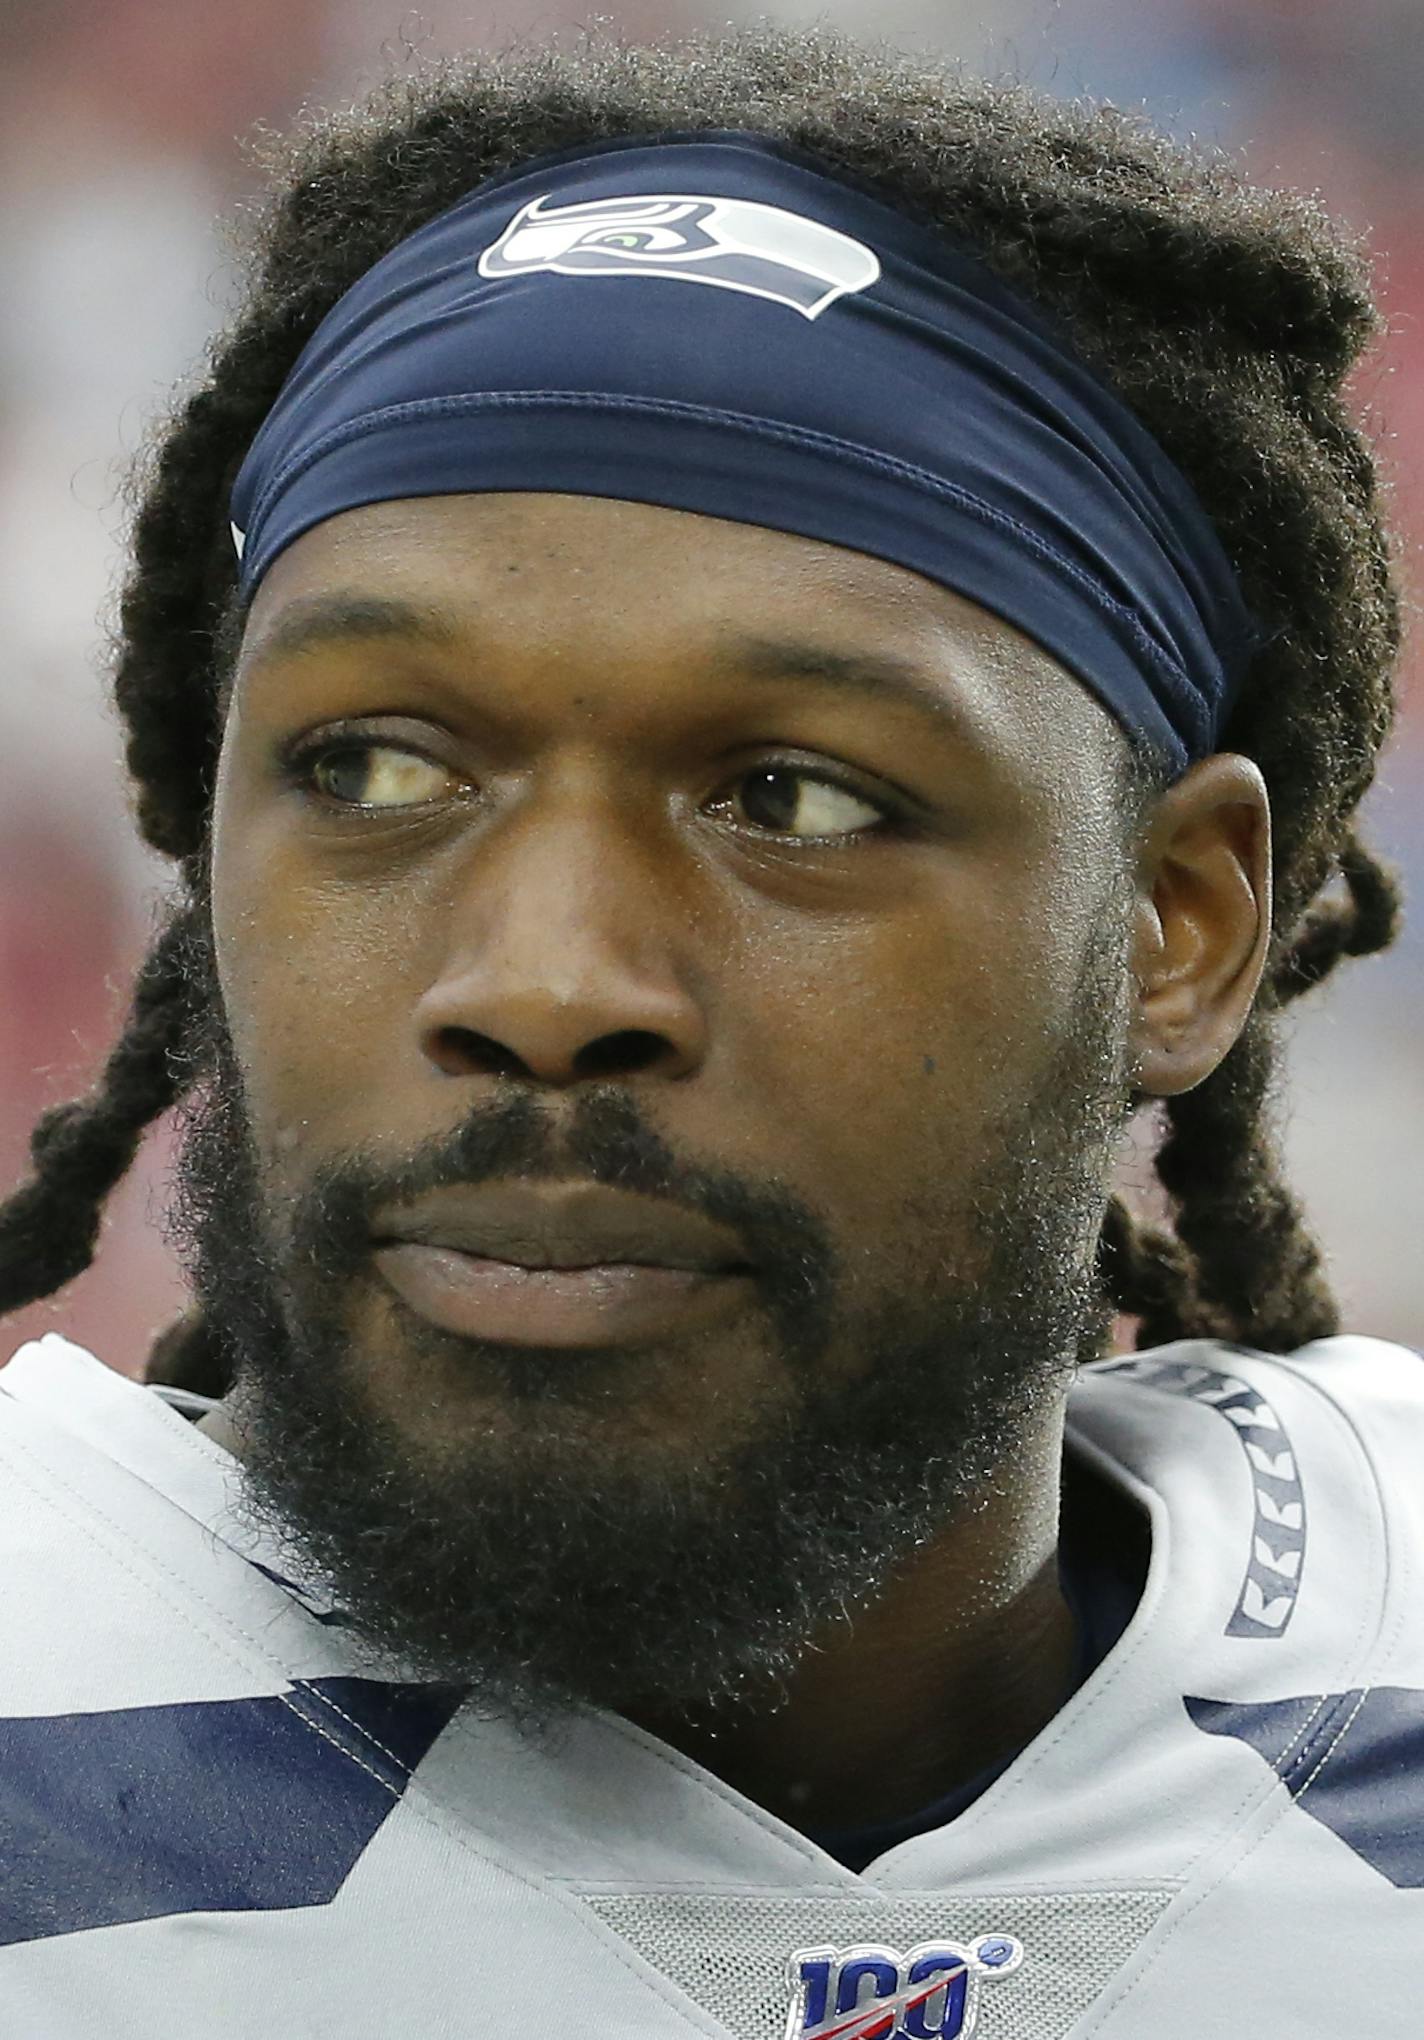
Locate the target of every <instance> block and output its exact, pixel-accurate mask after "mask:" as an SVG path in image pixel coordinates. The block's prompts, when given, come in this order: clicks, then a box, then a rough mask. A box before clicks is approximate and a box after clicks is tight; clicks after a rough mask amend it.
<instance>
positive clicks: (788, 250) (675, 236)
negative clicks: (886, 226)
mask: <svg viewBox="0 0 1424 2040" xmlns="http://www.w3.org/2000/svg"><path fill="white" fill-rule="evenodd" d="M541 269H545V270H553V271H554V272H555V273H556V274H557V275H559V276H662V277H669V278H671V279H672V280H673V281H674V282H680V283H712V284H716V285H717V286H718V288H719V289H721V290H739V291H743V292H745V293H746V295H747V296H748V297H760V298H771V299H773V300H774V301H775V302H776V303H777V304H782V305H790V307H791V309H792V310H793V311H795V312H800V313H801V314H802V316H803V317H805V318H807V319H814V318H817V317H818V316H819V315H820V314H821V313H822V312H823V311H825V309H826V307H827V305H832V304H834V303H835V301H836V299H837V298H838V297H844V296H845V295H846V293H847V292H850V291H861V290H866V289H868V288H869V286H870V285H871V284H872V283H874V282H875V280H876V278H877V277H878V276H879V274H880V263H879V261H878V260H877V258H876V256H875V255H874V253H873V252H872V251H871V250H870V249H869V248H867V247H866V246H865V245H864V244H863V243H862V242H860V241H855V240H852V239H851V237H850V235H849V234H842V233H840V232H839V231H838V230H837V229H836V228H835V227H827V226H823V225H822V224H821V222H820V221H819V220H810V219H806V218H805V217H804V216H803V215H802V214H800V213H793V212H786V211H785V210H784V209H783V208H782V207H781V206H779V205H758V204H756V203H755V202H754V201H753V200H750V199H742V198H694V197H688V196H686V195H679V196H649V197H630V198H596V199H591V200H586V201H584V202H583V203H581V204H578V205H550V204H549V203H548V194H547V193H544V194H543V195H541V196H540V197H539V198H536V199H532V200H531V201H530V203H529V204H528V205H526V206H523V207H521V208H520V210H519V211H518V212H517V213H516V214H515V216H514V218H513V219H512V220H511V221H510V223H509V225H508V226H507V227H506V228H505V230H504V232H503V233H502V234H501V235H500V237H499V239H498V240H497V241H495V242H493V243H492V244H491V245H490V246H489V247H488V248H486V249H485V251H484V253H483V254H482V255H481V256H480V262H479V273H480V275H481V276H527V275H530V274H531V273H533V272H535V271H538V270H541Z"/></svg>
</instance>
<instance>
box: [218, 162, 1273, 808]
mask: <svg viewBox="0 0 1424 2040" xmlns="http://www.w3.org/2000/svg"><path fill="white" fill-rule="evenodd" d="M634 283H636V284H637V286H638V287H637V289H636V290H635V289H633V287H632V286H633V284H634ZM699 285H700V286H702V287H701V288H698V287H697V286H699ZM707 286H712V287H711V288H708V287H707ZM488 490H549V491H558V492H561V493H568V494H573V495H589V496H613V497H619V498H622V499H624V500H627V501H632V502H638V503H653V504H662V505H665V506H666V507H668V508H671V509H676V510H694V511H701V512H704V513H705V514H707V515H709V516H713V517H725V518H730V519H732V520H734V521H735V522H738V523H742V524H759V525H765V526H769V527H771V528H772V529H774V530H777V531H788V532H796V533H799V534H801V535H802V536H804V537H807V538H818V539H825V540H829V541H830V542H831V543H833V544H836V545H844V546H850V547H853V548H854V549H855V550H856V551H858V552H864V553H870V554H873V555H875V556H876V557H877V558H880V559H885V560H892V561H895V562H897V563H898V564H899V565H901V566H904V567H910V568H912V569H914V570H915V571H916V572H917V573H920V574H924V575H927V576H928V577H929V579H931V580H933V581H937V582H940V583H941V584H942V585H943V586H944V587H946V588H950V589H953V590H954V591H955V592H956V593H958V594H960V595H965V596H968V597H969V598H970V599H971V600H972V601H975V602H977V603H979V604H981V605H982V606H983V607H984V608H985V609H988V610H990V611H992V612H993V613H994V614H995V615H997V616H1000V617H1002V618H1004V619H1005V620H1006V621H1007V622H1009V623H1012V624H1015V625H1017V627H1018V628H1019V629H1020V630H1022V631H1023V632H1024V633H1025V634H1026V635H1027V636H1028V637H1030V638H1032V639H1033V640H1034V641H1035V642H1036V643H1037V644H1039V645H1041V646H1042V647H1043V648H1044V649H1045V650H1046V651H1048V652H1050V653H1051V654H1052V655H1053V656H1054V657H1055V658H1056V659H1058V660H1059V661H1060V662H1061V663H1062V664H1063V665H1064V666H1065V667H1067V669H1068V670H1069V671H1070V672H1072V673H1073V674H1075V675H1076V677H1077V678H1078V679H1079V680H1081V681H1082V682H1083V683H1084V684H1085V685H1086V686H1087V687H1089V688H1090V689H1091V690H1092V692H1093V693H1094V694H1095V695H1097V697H1098V698H1099V699H1100V700H1101V701H1102V702H1103V704H1104V705H1105V706H1106V707H1107V708H1108V709H1109V710H1110V711H1111V712H1112V714H1113V715H1115V716H1116V717H1117V718H1118V720H1119V722H1121V723H1122V725H1123V726H1124V728H1125V729H1126V730H1127V731H1128V732H1129V733H1130V734H1132V735H1133V736H1134V737H1135V738H1137V739H1138V740H1139V741H1140V742H1141V743H1142V744H1143V745H1145V746H1146V747H1147V748H1148V749H1150V750H1152V751H1155V752H1157V753H1158V754H1160V755H1161V756H1163V757H1164V758H1165V759H1166V760H1167V761H1168V762H1169V763H1170V764H1171V766H1172V768H1173V769H1174V771H1175V772H1176V773H1181V772H1182V771H1185V770H1186V768H1187V766H1188V765H1189V764H1191V763H1192V762H1194V761H1195V760H1196V759H1198V758H1201V757H1205V756H1206V755H1207V754H1208V753H1209V752H1211V751H1212V750H1214V749H1216V748H1217V738H1218V736H1219V734H1220V731H1221V728H1222V725H1223V723H1224V722H1225V720H1226V717H1227V714H1228V712H1229V710H1230V707H1231V705H1232V702H1233V701H1234V699H1235V696H1236V693H1237V691H1238V688H1239V685H1240V680H1241V675H1242V672H1243V670H1244V667H1245V664H1246V661H1247V659H1248V658H1249V656H1250V653H1251V650H1252V649H1253V644H1254V633H1253V629H1252V624H1251V619H1250V616H1249V614H1248V612H1247V610H1246V608H1245V605H1244V603H1243V600H1242V596H1241V593H1240V589H1239V587H1238V585H1237V581H1236V576H1235V574H1234V572H1233V570H1232V567H1231V563H1230V561H1229V560H1228V559H1227V557H1226V554H1225V552H1224V551H1223V549H1222V546H1221V543H1220V541H1219V539H1218V538H1217V535H1216V533H1215V531H1214V529H1213V527H1212V525H1211V524H1210V522H1209V521H1208V519H1207V517H1206V515H1205V513H1204V512H1203V510H1202V508H1201V505H1200V504H1199V503H1198V501H1197V499H1196V497H1195V495H1194V493H1193V492H1192V490H1191V488H1190V487H1189V485H1188V484H1187V482H1186V480H1185V478H1184V477H1183V475H1182V474H1181V472H1180V471H1179V470H1178V469H1177V468H1176V467H1175V466H1174V465H1173V463H1172V462H1171V461H1170V460H1169V459H1168V458H1167V456H1166V454H1165V453H1164V452H1163V451H1162V449H1161V448H1160V447H1159V446H1158V445H1157V443H1156V441H1155V440H1154V439H1153V438H1152V437H1151V436H1150V435H1149V434H1148V433H1147V432H1146V431H1145V430H1144V428H1143V427H1142V426H1141V425H1139V424H1138V422H1137V421H1136V419H1135V418H1134V417H1133V416H1132V414H1131V413H1130V412H1129V411H1128V410H1127V408H1126V407H1125V405H1123V404H1122V402H1121V401H1120V400H1119V399H1118V398H1117V397H1116V396H1114V395H1113V393H1112V392H1111V391H1110V390H1109V389H1107V387H1106V386H1105V385H1104V384H1103V382H1102V381H1101V380H1100V379H1099V377H1098V376H1097V375H1095V374H1094V373H1093V372H1092V371H1091V370H1090V369H1089V368H1088V367H1087V366H1086V365H1085V364H1084V363H1083V362H1082V361H1081V360H1080V359H1079V358H1078V356H1077V355H1076V354H1075V353H1074V352H1073V350H1072V349H1071V347H1070V346H1069V344H1068V343H1067V341H1066V340H1065V339H1064V338H1063V337H1062V336H1061V335H1060V334H1059V333H1058V332H1057V331H1056V330H1055V328H1054V327H1053V326H1052V325H1051V324H1050V322H1049V320H1048V318H1047V316H1046V315H1045V314H1043V313H1041V312H1039V311H1037V310H1035V309H1034V308H1033V307H1032V306H1030V305H1029V304H1027V303H1025V302H1024V300H1023V299H1021V298H1020V297H1019V296H1018V295H1017V293H1015V292H1014V291H1011V290H1010V289H1008V288H1007V287H1006V286H1005V285H1004V284H1002V283H1000V282H999V281H998V280H997V279H996V278H995V277H994V276H993V275H992V274H991V273H990V272H989V271H988V270H987V269H986V268H985V266H984V265H983V263H982V262H980V261H979V260H978V259H977V258H976V257H975V256H974V255H972V254H970V253H968V252H966V251H964V250H961V249H959V248H957V247H955V246H954V245H952V244H951V243H950V242H948V241H947V240H945V239H944V238H943V237H942V236H941V235H939V234H938V233H936V232H934V231H933V230H932V229H930V228H927V227H923V226H920V225H917V224H916V223H914V222H913V221H910V220H908V219H906V218H904V217H903V216H902V215H901V214H899V213H898V212H895V211H893V210H892V209H890V208H889V207H887V206H885V205H883V204H881V203H880V202H879V201H878V200H876V199H873V198H870V197H867V196H865V195H864V194H862V193H861V192H858V191H856V190H853V189H852V188H850V187H849V186H846V185H844V184H842V183H840V182H839V181H838V180H837V179H836V178H834V177H832V176H828V175H826V174H825V173H823V172H822V171H820V170H818V169H815V168H813V167H812V166H811V165H810V164H808V163H806V162H804V161H802V160H801V159H800V158H799V157H798V156H797V155H796V153H795V152H794V151H791V150H787V149H785V148H782V147H781V146H780V145H779V144H777V143H775V142H772V141H769V140H767V139H765V138H764V137H761V136H758V135H751V134H745V135H744V134H733V133H716V134H710V135H701V136H695V137H681V136H674V137H663V138H658V139H652V140H650V139H649V138H648V137H646V136H644V137H638V138H634V139H632V140H619V141H613V142H607V143H602V144H597V145H594V146H591V147H583V148H580V149H578V150H569V151H565V152H564V153H563V154H562V155H559V156H549V157H544V158H542V159H540V160H539V161H538V162H537V163H532V164H531V163H525V164H521V165H520V166H519V167H518V169H517V170H515V171H512V172H508V173H506V174H504V175H503V176H500V177H498V178H495V179H492V180H490V181H489V182H488V183H486V184H483V185H481V186H480V187H479V188H478V189H477V190H475V191H472V192H471V193H470V194H469V196H468V197H466V198H464V199H462V200H461V201H460V203H459V204H458V205H455V206H453V207H451V209H450V210H449V211H448V212H445V213H442V214H441V215H440V216H439V217H438V218H436V219H433V220H431V221H429V222H428V223H427V224H426V225H425V226H423V227H420V228H419V229H418V230H417V231H416V232H415V233H413V234H411V235H410V236H409V237H408V238H407V239H406V240H404V241H402V242H401V243H400V244H399V245H398V246H397V247H395V248H393V249H392V250H391V251H390V253H389V254H387V255H385V256H383V257H382V258H381V260H380V261H378V262H377V263H376V264H375V265H374V266H373V267H372V268H371V269H370V270H368V271H367V272H366V274H365V275H364V276H362V277H361V278H360V279H359V280H358V281H357V282H356V283H355V284H354V285H353V286H352V288H351V289H350V290H348V291H347V293H346V295H345V296H344V297H343V298H342V299H341V300H340V302H339V303H338V304H337V305H336V306H335V307H334V309H333V310H332V311H331V312H330V313H328V315H327V317H326V318H325V319H324V320H323V321H322V323H321V325H320V326H319V327H318V328H317V331H316V332H315V333H314V334H313V336H312V338H311V340H310V341H309V342H308V344H307V346H306V348H305V349H304V350H303V352H302V355H301V357H300V359H299V360H298V362H297V364H296V366H295V367H294V369H293V370H292V372H291V374H290V376H289V377H288V378H287V381H286V383H285V384H284V386H283V388H282V390H281V393H280V394H279V396H278V398H277V401H276V403H275V404H274V406H273V408H272V410H271V412H270V413H269V415H268V416H267V418H266V420H265V421H264V423H263V425H262V427H261V430H260V431H259V432H258V434H257V437H256V438H255V440H254V441H253V443H252V446H251V448H250V449H249V451H248V454H247V458H246V460H245V461H244V462H243V466H242V470H241V472H240V474H239V475H238V478H237V482H236V484H235V487H234V489H233V497H232V519H233V535H234V539H235V542H236V544H237V546H238V550H239V553H240V556H241V574H240V588H241V592H242V594H243V596H244V597H246V596H247V595H249V594H250V593H251V591H252V590H253V589H254V588H255V587H256V585H257V583H258V582H259V580H260V579H261V577H262V575H263V574H264V573H265V572H266V570H267V568H268V567H269V566H270V565H271V564H272V561H273V560H274V559H275V558H276V556H277V555H278V553H280V552H281V551H282V550H283V548H284V547H285V546H288V545H290V544H291V543H292V541H293V540H294V539H296V538H298V537H299V536H300V535H301V533H302V532H304V531H307V530H309V529H310V528H311V527H312V526H313V525H316V524H319V523H321V522H322V521H323V520H324V519H326V518H328V517H332V516H334V515H336V514H337V513H338V512H339V511H342V510H349V509H354V508H356V507H357V506H358V505H359V504H363V503H375V502H386V501H390V500H393V499H396V498H401V497H410V496H435V495H457V494H465V493H467V492H473V491H488Z"/></svg>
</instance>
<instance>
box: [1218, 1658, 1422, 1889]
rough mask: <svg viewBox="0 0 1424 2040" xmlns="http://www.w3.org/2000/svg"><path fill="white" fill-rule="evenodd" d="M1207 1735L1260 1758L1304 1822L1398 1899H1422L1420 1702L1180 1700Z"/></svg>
mask: <svg viewBox="0 0 1424 2040" xmlns="http://www.w3.org/2000/svg"><path fill="white" fill-rule="evenodd" d="M1186 1708H1187V1713H1188V1714H1189V1715H1190V1716H1191V1718H1192V1720H1193V1721H1194V1722H1195V1723H1196V1725H1197V1727H1198V1728H1200V1729H1203V1730H1205V1732H1206V1733H1207V1734H1208V1735H1231V1736H1236V1737H1237V1738H1238V1739H1239V1740H1240V1741H1241V1742H1244V1743H1246V1744H1247V1745H1248V1746H1249V1747H1250V1748H1251V1749H1253V1750H1255V1751H1256V1753H1257V1755H1258V1756H1261V1757H1264V1758H1265V1760H1266V1762H1267V1763H1268V1764H1269V1765H1270V1767H1271V1769H1272V1770H1273V1771H1274V1772H1275V1773H1276V1775H1277V1777H1278V1778H1279V1779H1280V1780H1281V1782H1282V1784H1283V1785H1284V1786H1285V1787H1286V1789H1287V1791H1288V1792H1289V1793H1290V1795H1291V1797H1292V1799H1293V1800H1294V1801H1295V1803H1296V1805H1297V1806H1298V1807H1300V1809H1301V1810H1302V1812H1304V1813H1309V1814H1313V1815H1314V1817H1315V1818H1316V1820H1318V1821H1319V1822H1320V1823H1321V1825H1322V1826H1324V1827H1328V1828H1329V1829H1330V1831H1331V1832H1332V1834H1337V1835H1338V1836H1339V1837H1340V1839H1341V1841H1342V1842H1345V1843H1346V1844H1347V1845H1348V1846H1349V1847H1350V1848H1352V1849H1353V1850H1354V1852H1355V1854H1356V1855H1357V1856H1362V1857H1363V1858H1364V1860H1365V1862H1367V1863H1368V1864H1369V1865H1370V1866H1371V1867H1372V1868H1373V1869H1375V1870H1378V1871H1379V1873H1380V1875H1381V1876H1382V1877H1387V1878H1388V1879H1389V1881H1390V1883H1391V1884H1394V1885H1398V1886H1400V1887H1401V1888H1403V1889H1406V1890H1412V1891H1417V1890H1420V1889H1424V1692H1420V1691H1419V1690H1418V1689H1417V1688H1415V1687H1413V1686H1372V1687H1371V1686H1367V1687H1360V1686H1355V1687H1352V1688H1351V1689H1350V1691H1348V1692H1346V1693H1307V1694H1304V1695H1298V1696H1296V1697H1295V1698H1292V1699H1288V1700H1268V1701H1265V1702H1264V1703H1252V1702H1248V1701H1243V1700H1202V1699H1198V1698H1196V1697H1194V1696H1193V1695H1191V1694H1188V1695H1187V1696H1186Z"/></svg>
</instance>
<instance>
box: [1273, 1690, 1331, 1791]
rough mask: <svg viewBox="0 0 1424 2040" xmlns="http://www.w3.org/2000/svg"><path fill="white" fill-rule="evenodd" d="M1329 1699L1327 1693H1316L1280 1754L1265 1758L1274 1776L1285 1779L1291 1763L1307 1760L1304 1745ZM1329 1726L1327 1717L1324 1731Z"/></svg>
mask: <svg viewBox="0 0 1424 2040" xmlns="http://www.w3.org/2000/svg"><path fill="white" fill-rule="evenodd" d="M1329 1699H1330V1695H1329V1694H1328V1693H1321V1694H1319V1695H1317V1697H1316V1702H1315V1705H1314V1706H1313V1707H1312V1708H1311V1710H1310V1712H1309V1714H1307V1715H1306V1717H1305V1719H1304V1721H1303V1722H1302V1723H1301V1724H1300V1727H1299V1728H1298V1729H1297V1730H1296V1731H1295V1734H1294V1735H1293V1736H1292V1737H1291V1738H1290V1740H1289V1742H1287V1743H1286V1745H1285V1747H1284V1748H1283V1749H1282V1750H1281V1752H1280V1754H1279V1755H1278V1756H1274V1757H1269V1758H1267V1762H1268V1763H1269V1764H1270V1767H1271V1769H1272V1770H1273V1771H1274V1772H1275V1774H1276V1776H1277V1777H1278V1778H1279V1779H1281V1780H1282V1781H1283V1782H1284V1780H1285V1774H1286V1771H1287V1769H1288V1768H1289V1766H1290V1765H1291V1764H1298V1763H1302V1762H1305V1761H1306V1760H1307V1757H1306V1749H1305V1747H1304V1745H1306V1744H1307V1743H1308V1742H1309V1740H1310V1734H1311V1731H1312V1729H1313V1728H1314V1727H1315V1724H1316V1722H1317V1721H1318V1720H1319V1719H1320V1716H1321V1714H1322V1713H1323V1712H1324V1711H1325V1709H1326V1707H1327V1704H1328V1702H1329ZM1331 1718H1333V1717H1331ZM1329 1728H1330V1719H1327V1721H1326V1723H1325V1732H1326V1733H1328V1732H1329Z"/></svg>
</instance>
